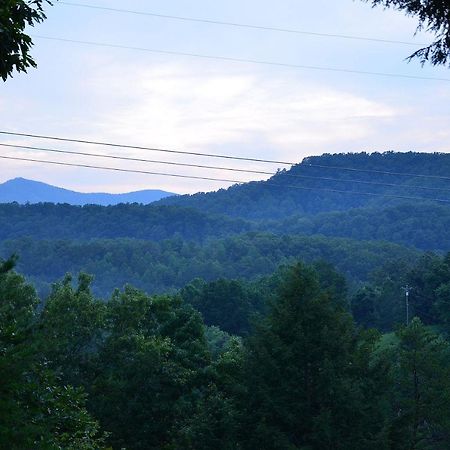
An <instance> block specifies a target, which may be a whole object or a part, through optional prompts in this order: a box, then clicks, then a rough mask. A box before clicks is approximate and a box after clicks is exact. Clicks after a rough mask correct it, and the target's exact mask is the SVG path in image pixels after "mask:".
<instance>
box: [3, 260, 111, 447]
mask: <svg viewBox="0 0 450 450" xmlns="http://www.w3.org/2000/svg"><path fill="white" fill-rule="evenodd" d="M11 266H12V262H11V261H9V262H6V263H5V262H4V263H2V264H0V379H1V380H2V383H1V384H0V448H2V449H5V450H6V449H13V450H14V449H17V450H21V449H24V448H33V449H42V450H47V449H50V450H53V449H54V450H57V449H60V448H64V449H68V450H75V449H82V450H93V449H98V448H100V445H101V443H102V440H101V439H99V437H98V434H99V433H98V432H99V426H98V423H97V422H96V421H95V420H94V419H92V417H91V416H90V415H89V413H88V412H87V410H86V408H85V403H86V397H85V394H84V392H83V390H82V389H80V388H75V387H72V386H70V385H67V384H65V383H62V382H61V381H60V380H59V378H58V376H57V374H56V373H55V372H54V371H52V370H51V369H50V368H49V363H50V361H49V360H48V359H47V358H46V357H45V355H44V352H43V351H42V349H41V348H40V346H39V345H38V343H37V340H36V333H37V328H36V320H37V319H38V313H37V310H36V306H37V303H38V299H37V296H36V293H35V292H34V290H33V288H32V287H31V286H30V285H28V284H26V283H25V281H24V279H23V278H22V277H21V276H19V275H17V274H15V273H13V272H11Z"/></svg>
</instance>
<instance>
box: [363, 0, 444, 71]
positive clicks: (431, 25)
mask: <svg viewBox="0 0 450 450" xmlns="http://www.w3.org/2000/svg"><path fill="white" fill-rule="evenodd" d="M365 1H370V2H371V3H372V4H373V5H374V6H376V5H382V6H384V7H386V8H394V9H397V10H400V11H404V12H405V14H407V15H408V16H414V17H417V18H418V20H419V25H418V27H417V31H421V30H424V29H425V30H427V31H431V32H434V34H435V35H436V40H435V41H434V42H433V43H432V44H430V45H429V46H427V47H425V48H421V49H419V50H417V51H416V52H414V53H413V54H412V55H411V56H409V57H408V60H412V59H414V58H418V59H419V60H420V62H421V63H422V65H423V64H425V63H426V62H429V63H431V64H432V65H435V66H437V65H448V66H449V67H450V6H449V3H448V0H420V1H417V0H416V1H412V0H365Z"/></svg>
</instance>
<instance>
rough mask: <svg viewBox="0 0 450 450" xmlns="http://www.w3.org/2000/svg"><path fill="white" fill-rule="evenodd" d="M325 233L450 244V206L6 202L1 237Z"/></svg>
mask: <svg viewBox="0 0 450 450" xmlns="http://www.w3.org/2000/svg"><path fill="white" fill-rule="evenodd" d="M251 230H253V231H269V232H272V233H275V234H279V235H283V234H302V235H317V234H323V235H325V236H330V237H347V238H353V239H358V240H372V239H374V240H385V241H390V242H395V243H399V244H404V245H409V246H413V247H416V248H418V249H421V250H438V251H444V252H445V251H447V250H448V249H450V207H449V206H446V205H438V204H433V203H422V204H421V203H419V204H414V203H411V202H406V203H401V204H399V205H392V206H376V207H365V208H354V209H350V210H348V211H333V212H328V213H320V214H316V215H312V214H307V215H305V214H295V215H290V216H288V217H286V218H283V219H279V220H260V221H249V220H244V219H240V218H231V217H228V216H224V215H216V214H209V213H207V212H204V211H199V210H195V209H193V208H184V207H180V206H147V205H138V204H130V205H125V204H123V205H118V206H109V207H102V206H95V205H90V206H84V207H79V206H71V205H54V204H50V203H48V204H47V203H46V204H38V205H18V204H15V203H13V204H0V240H8V239H16V238H23V237H30V238H34V239H67V240H71V239H76V240H90V239H114V238H132V239H145V240H152V241H161V240H165V239H172V238H174V237H179V238H182V239H185V240H192V241H196V242H202V241H205V240H207V239H212V238H220V237H226V236H232V235H237V234H241V233H245V232H248V231H251Z"/></svg>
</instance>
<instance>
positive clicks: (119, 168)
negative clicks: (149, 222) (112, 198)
mask: <svg viewBox="0 0 450 450" xmlns="http://www.w3.org/2000/svg"><path fill="white" fill-rule="evenodd" d="M0 158H1V159H7V160H13V161H26V162H35V163H42V164H53V165H58V166H68V167H82V168H87V169H97V170H111V171H115V172H125V173H137V174H145V175H156V176H165V177H177V178H188V179H195V180H208V181H219V182H226V183H233V184H243V183H248V182H245V181H242V180H230V179H223V178H210V177H200V176H195V175H181V174H173V173H166V172H150V171H146V170H135V169H124V168H121V167H104V166H95V165H91V164H78V163H68V162H62V161H49V160H42V159H35V158H19V157H14V156H5V155H0ZM253 183H262V184H263V185H264V186H271V187H279V188H289V189H301V190H306V191H319V192H334V193H339V194H350V195H364V196H373V197H385V198H398V199H402V200H421V201H435V202H439V203H449V204H450V200H446V199H439V198H427V197H418V196H406V195H394V194H380V193H375V192H360V191H348V190H339V189H329V188H319V187H306V186H296V185H289V184H276V183H272V182H267V181H259V182H258V181H253V182H251V183H250V184H253Z"/></svg>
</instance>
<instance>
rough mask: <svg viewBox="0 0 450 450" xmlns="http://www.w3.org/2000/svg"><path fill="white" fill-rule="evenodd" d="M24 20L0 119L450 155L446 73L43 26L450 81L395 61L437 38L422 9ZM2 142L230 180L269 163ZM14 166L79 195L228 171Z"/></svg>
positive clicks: (19, 124) (330, 6) (197, 0)
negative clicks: (421, 20)
mask: <svg viewBox="0 0 450 450" xmlns="http://www.w3.org/2000/svg"><path fill="white" fill-rule="evenodd" d="M80 4H84V5H91V6H102V7H109V8H119V9H120V8H122V9H123V8H126V9H128V10H131V11H140V12H148V13H153V14H161V15H175V16H183V17H194V18H201V19H209V20H216V21H226V22H235V23H245V24H253V25H258V26H259V25H261V26H268V27H277V28H285V29H294V30H300V31H308V32H314V33H325V34H344V35H354V36H360V37H369V38H376V39H386V40H396V41H403V42H408V43H413V44H415V45H406V44H392V43H381V42H372V41H366V40H350V39H344V38H332V37H322V36H311V35H305V34H298V33H282V32H277V31H268V30H256V29H245V28H238V27H231V26H223V25H215V24H207V23H198V22H197V23H196V22H189V21H181V20H175V19H168V18H161V17H154V16H148V15H138V14H132V13H124V12H116V11H105V10H100V9H94V8H87V7H83V6H79V5H80ZM46 12H47V16H48V18H47V20H46V21H45V22H43V23H42V24H39V25H37V26H36V27H35V28H34V29H30V31H29V32H30V33H31V34H32V35H33V40H34V43H35V45H34V47H33V50H32V54H33V56H34V58H35V60H36V62H37V63H38V68H37V69H30V70H29V71H28V73H27V74H16V75H15V76H14V78H12V79H9V80H8V81H7V82H6V83H3V84H2V85H1V87H0V130H1V131H12V132H19V133H30V134H40V135H51V136H60V137H67V138H75V139H84V140H95V141H106V142H113V143H118V144H127V145H134V146H145V147H156V148H165V149H173V150H181V151H187V152H201V153H212V154H226V155H233V156H239V157H247V158H259V159H269V160H278V161H287V162H294V163H297V162H300V161H301V160H302V159H303V158H304V157H306V156H310V155H320V154H323V153H344V152H360V151H367V152H372V151H380V152H382V151H387V150H394V151H423V152H450V145H449V142H450V126H449V124H450V106H449V105H450V81H439V80H424V79H412V78H411V79H408V78H396V77H382V76H371V75H362V74H354V73H343V72H335V71H321V70H311V69H301V68H292V67H291V68H289V67H281V66H271V65H263V64H252V63H242V62H232V61H224V60H222V61H221V60H215V59H207V58H194V57H189V56H180V55H175V54H161V53H154V52H149V51H138V50H130V49H123V48H122V49H121V48H108V47H101V46H94V45H83V44H76V43H70V42H61V41H56V40H48V39H44V38H45V37H52V38H62V39H69V40H70V39H71V40H78V41H88V42H97V43H105V44H112V45H118V46H128V47H139V48H146V49H153V50H158V51H168V52H182V53H194V54H200V55H210V56H220V57H229V58H238V59H239V58H240V59H251V60H260V61H269V62H275V63H283V64H288V65H289V64H290V65H297V66H298V65H301V66H310V67H311V66H314V67H327V68H336V69H346V70H354V71H366V72H385V73H390V74H402V75H409V76H417V77H430V78H446V79H449V80H450V72H449V70H448V69H445V68H436V67H431V66H425V67H423V68H422V67H421V65H420V63H419V62H418V61H413V62H410V63H407V62H406V61H405V58H406V57H407V56H408V55H409V54H410V53H412V52H413V51H414V50H415V49H418V48H420V46H421V44H426V43H429V42H431V39H432V36H430V35H427V34H425V33H422V34H417V35H415V29H416V26H417V21H416V19H414V18H411V17H406V16H404V15H403V14H402V13H400V12H395V11H391V10H383V9H381V8H377V9H372V8H371V7H370V5H368V4H367V3H364V2H362V1H359V0H314V1H306V0H277V1H276V2H275V1H274V0H226V1H225V0H222V1H214V2H211V1H210V0H209V1H207V0H190V1H189V2H187V1H182V0H170V1H167V0H166V1H161V0H154V1H153V0H128V1H127V2H126V4H125V2H123V1H118V0H92V1H89V3H88V2H86V1H82V0H80V2H79V3H78V6H76V5H74V4H69V2H66V3H63V2H57V3H55V5H54V6H53V7H48V8H46ZM0 143H8V144H17V145H28V146H36V147H45V148H52V149H59V150H70V151H84V152H93V153H101V154H109V155H117V156H126V157H132V158H143V159H151V160H157V161H169V162H182V163H188V164H204V165H214V166H221V167H228V168H240V169H246V170H248V169H250V170H257V171H265V172H276V170H277V169H278V168H283V167H284V166H279V165H277V164H262V163H256V162H243V161H241V162H238V161H232V160H231V161H230V160H221V159H215V158H205V157H195V156H188V155H176V154H168V153H159V152H150V151H144V150H133V149H124V148H115V149H114V148H105V147H101V146H93V145H90V146H88V145H82V144H69V143H63V142H52V141H48V140H42V139H30V138H17V137H11V136H1V137H0ZM0 155H4V156H15V157H24V158H35V159H42V160H53V161H61V162H71V163H79V164H91V165H97V166H109V167H119V168H125V169H131V170H143V171H150V172H166V173H172V174H181V175H193V176H200V177H202V176H203V177H209V178H221V179H223V178H225V179H230V180H235V181H249V180H256V179H265V178H267V176H264V175H259V174H248V173H240V172H231V171H224V170H219V169H207V170H205V169H194V168H188V167H178V166H170V165H164V164H160V163H159V164H157V163H143V162H125V161H117V160H116V161H111V160H107V159H104V158H95V157H85V156H74V155H61V154H51V153H46V152H39V151H30V150H25V149H12V148H6V147H0ZM0 164H1V166H0V167H1V170H0V182H4V181H6V180H8V179H11V178H15V177H24V178H29V179H34V180H39V181H43V182H46V183H50V184H53V185H57V186H61V187H65V188H68V189H74V190H77V191H81V192H129V191H135V190H140V189H162V190H166V191H169V192H176V193H194V192H198V191H210V190H216V189H219V188H223V187H228V186H229V185H230V184H231V183H228V182H218V181H208V180H190V179H183V178H177V177H166V176H159V175H148V174H135V173H119V172H113V171H106V170H93V169H87V168H75V167H62V166H52V165H47V164H38V163H31V162H23V161H20V162H19V161H7V160H0Z"/></svg>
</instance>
